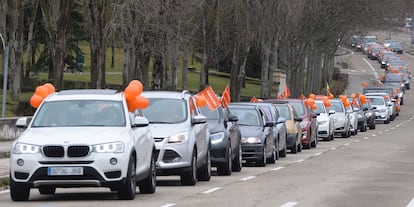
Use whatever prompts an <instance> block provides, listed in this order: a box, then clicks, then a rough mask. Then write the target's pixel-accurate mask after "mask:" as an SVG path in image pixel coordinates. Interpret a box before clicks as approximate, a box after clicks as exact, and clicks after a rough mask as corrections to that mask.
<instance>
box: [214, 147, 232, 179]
mask: <svg viewBox="0 0 414 207" xmlns="http://www.w3.org/2000/svg"><path fill="white" fill-rule="evenodd" d="M226 151H227V152H226V154H225V158H226V162H225V163H220V164H218V165H217V174H218V175H231V171H232V164H233V163H232V162H233V161H232V160H231V158H232V157H233V156H232V153H231V152H232V149H231V146H230V140H229V141H228V145H227V148H226Z"/></svg>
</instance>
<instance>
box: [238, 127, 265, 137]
mask: <svg viewBox="0 0 414 207" xmlns="http://www.w3.org/2000/svg"><path fill="white" fill-rule="evenodd" d="M240 133H241V136H242V137H260V138H263V137H264V133H265V131H263V128H262V127H258V126H240Z"/></svg>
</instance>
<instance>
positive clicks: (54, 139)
mask: <svg viewBox="0 0 414 207" xmlns="http://www.w3.org/2000/svg"><path fill="white" fill-rule="evenodd" d="M128 131H129V129H128V128H126V127H39V128H28V129H26V130H25V132H24V133H23V134H22V135H21V136H20V137H19V139H18V140H17V141H18V142H23V143H29V144H30V143H32V144H36V145H46V144H47V145H50V144H69V145H70V144H87V145H92V144H98V143H107V142H113V141H122V140H123V139H124V138H125V137H127V138H128V139H129V135H127V134H128V133H129V132H128Z"/></svg>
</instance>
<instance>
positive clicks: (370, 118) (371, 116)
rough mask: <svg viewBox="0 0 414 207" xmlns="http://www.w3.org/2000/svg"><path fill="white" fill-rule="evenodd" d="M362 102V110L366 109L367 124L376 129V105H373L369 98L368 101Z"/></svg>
mask: <svg viewBox="0 0 414 207" xmlns="http://www.w3.org/2000/svg"><path fill="white" fill-rule="evenodd" d="M361 104H362V107H361V108H362V110H363V111H364V115H365V118H366V120H367V126H368V127H369V129H375V112H374V110H375V109H376V107H375V106H371V102H369V100H368V99H367V101H366V103H361Z"/></svg>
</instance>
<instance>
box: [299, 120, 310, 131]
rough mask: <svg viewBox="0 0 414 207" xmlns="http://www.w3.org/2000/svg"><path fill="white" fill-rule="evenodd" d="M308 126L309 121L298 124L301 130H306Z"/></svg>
mask: <svg viewBox="0 0 414 207" xmlns="http://www.w3.org/2000/svg"><path fill="white" fill-rule="evenodd" d="M308 125H309V121H308V120H303V121H301V122H300V127H301V128H302V129H303V128H306V127H307V126H308Z"/></svg>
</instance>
